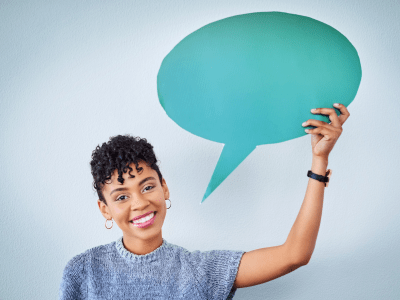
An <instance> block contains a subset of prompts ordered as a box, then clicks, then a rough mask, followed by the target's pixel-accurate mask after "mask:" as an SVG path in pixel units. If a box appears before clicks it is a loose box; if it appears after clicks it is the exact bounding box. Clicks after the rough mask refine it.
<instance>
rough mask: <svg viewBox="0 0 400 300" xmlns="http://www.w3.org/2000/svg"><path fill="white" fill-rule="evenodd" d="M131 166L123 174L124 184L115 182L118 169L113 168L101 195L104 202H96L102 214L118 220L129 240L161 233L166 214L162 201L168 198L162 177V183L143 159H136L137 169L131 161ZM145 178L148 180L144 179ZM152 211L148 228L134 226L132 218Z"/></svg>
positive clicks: (151, 238) (144, 238)
mask: <svg viewBox="0 0 400 300" xmlns="http://www.w3.org/2000/svg"><path fill="white" fill-rule="evenodd" d="M130 167H131V168H132V169H133V170H132V171H131V172H130V173H131V174H132V175H134V178H130V176H129V174H128V173H129V169H128V171H127V172H126V173H123V176H122V177H123V178H124V183H123V184H121V183H120V182H118V172H117V170H115V171H114V173H113V175H112V177H111V180H110V181H109V182H106V184H105V185H104V187H103V195H104V197H105V199H106V201H107V205H105V204H104V203H103V202H102V201H100V200H98V205H99V208H100V211H101V213H102V214H103V216H104V217H105V218H106V219H108V220H110V219H111V218H112V219H114V221H115V222H116V223H117V225H118V227H119V228H121V230H122V231H123V234H124V238H128V239H131V240H136V239H140V240H143V241H145V240H153V239H154V238H159V237H160V236H161V227H162V226H163V224H164V219H165V216H166V213H167V208H166V204H165V200H166V199H169V191H168V187H167V184H166V182H165V179H163V185H161V183H160V180H159V177H158V174H157V172H156V171H155V170H153V169H152V168H150V167H148V166H147V165H146V163H145V162H142V161H141V162H139V170H140V168H143V170H141V171H139V173H138V172H137V171H136V166H135V164H134V163H132V164H130ZM145 179H147V180H145ZM150 211H155V212H156V214H155V220H154V222H153V224H151V225H150V226H148V227H145V228H140V227H137V226H135V225H134V223H133V222H132V219H133V218H135V217H137V216H140V215H143V214H146V213H147V212H150Z"/></svg>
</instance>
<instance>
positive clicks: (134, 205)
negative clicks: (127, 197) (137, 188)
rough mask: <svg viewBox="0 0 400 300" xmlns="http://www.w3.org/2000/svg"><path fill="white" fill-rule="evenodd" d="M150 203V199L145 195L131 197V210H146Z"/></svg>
mask: <svg viewBox="0 0 400 300" xmlns="http://www.w3.org/2000/svg"><path fill="white" fill-rule="evenodd" d="M149 205H150V201H149V200H148V199H145V198H144V197H140V196H138V197H132V199H131V210H141V211H143V210H145V208H146V207H147V206H149Z"/></svg>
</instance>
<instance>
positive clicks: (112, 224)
mask: <svg viewBox="0 0 400 300" xmlns="http://www.w3.org/2000/svg"><path fill="white" fill-rule="evenodd" d="M107 221H111V222H112V223H111V227H107ZM105 226H106V228H107V229H111V228H112V227H113V226H114V221H113V219H111V220H106V224H105Z"/></svg>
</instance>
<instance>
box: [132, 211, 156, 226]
mask: <svg viewBox="0 0 400 300" xmlns="http://www.w3.org/2000/svg"><path fill="white" fill-rule="evenodd" d="M156 214H157V212H153V213H151V214H150V215H148V216H146V217H144V218H141V219H139V220H135V221H129V222H130V223H132V224H133V226H135V227H139V228H144V227H148V226H150V225H152V224H153V223H154V220H155V219H156Z"/></svg>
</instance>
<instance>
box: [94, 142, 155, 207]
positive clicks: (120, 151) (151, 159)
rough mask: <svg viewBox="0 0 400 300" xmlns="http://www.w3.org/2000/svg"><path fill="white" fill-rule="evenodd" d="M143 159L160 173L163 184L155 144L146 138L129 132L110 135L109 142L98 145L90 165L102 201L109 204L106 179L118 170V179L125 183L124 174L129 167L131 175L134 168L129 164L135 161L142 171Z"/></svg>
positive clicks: (95, 186)
mask: <svg viewBox="0 0 400 300" xmlns="http://www.w3.org/2000/svg"><path fill="white" fill-rule="evenodd" d="M140 161H143V162H145V163H146V165H147V166H149V167H151V168H152V169H153V170H155V171H156V172H157V174H158V178H159V179H160V183H161V185H162V175H161V172H160V169H159V168H158V165H157V158H156V155H155V153H154V151H153V146H152V145H151V144H150V143H149V142H147V140H146V139H145V138H140V137H132V136H130V135H129V134H126V135H117V136H113V137H110V140H109V141H108V142H107V143H103V144H102V145H101V147H100V146H97V147H96V149H95V150H93V152H92V160H91V162H90V166H91V169H92V175H93V187H94V189H95V190H96V191H97V195H98V196H99V199H100V201H102V202H104V204H105V205H107V202H106V199H105V198H104V195H103V192H102V190H103V187H104V184H105V182H106V181H108V180H110V179H111V176H112V174H113V173H114V171H115V170H116V169H117V170H118V181H119V182H120V183H122V184H123V183H124V179H123V178H122V174H123V173H126V172H127V170H128V169H129V173H128V174H129V175H130V176H131V178H132V177H134V175H131V173H130V172H131V171H132V170H133V169H132V168H131V167H130V166H129V165H130V164H131V163H134V164H135V166H136V170H137V171H138V172H140V171H141V170H142V169H143V168H139V164H138V163H139V162H140Z"/></svg>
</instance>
